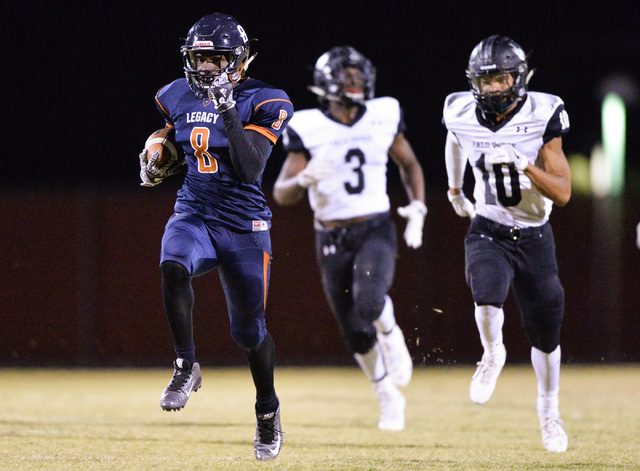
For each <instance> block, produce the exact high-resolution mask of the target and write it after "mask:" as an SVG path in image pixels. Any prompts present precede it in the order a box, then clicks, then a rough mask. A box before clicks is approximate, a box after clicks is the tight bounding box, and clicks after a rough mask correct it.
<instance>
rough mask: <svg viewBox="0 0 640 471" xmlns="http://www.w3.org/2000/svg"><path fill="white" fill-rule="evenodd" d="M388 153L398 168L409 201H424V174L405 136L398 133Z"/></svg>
mask: <svg viewBox="0 0 640 471" xmlns="http://www.w3.org/2000/svg"><path fill="white" fill-rule="evenodd" d="M389 155H390V156H391V158H392V159H393V161H394V162H395V163H396V165H398V168H399V169H400V179H401V180H402V184H403V185H404V189H405V191H406V192H407V196H408V197H409V201H413V200H418V201H421V202H423V203H424V174H423V173H422V167H421V166H420V162H418V158H417V157H416V154H415V153H414V151H413V148H412V147H411V144H409V141H408V140H407V139H406V138H405V136H404V134H403V133H399V134H398V135H397V136H396V137H395V139H394V141H393V143H392V144H391V147H390V149H389Z"/></svg>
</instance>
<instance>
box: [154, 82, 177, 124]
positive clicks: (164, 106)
mask: <svg viewBox="0 0 640 471" xmlns="http://www.w3.org/2000/svg"><path fill="white" fill-rule="evenodd" d="M169 87H170V85H165V86H164V87H162V88H161V89H160V90H158V93H156V108H157V109H158V111H159V112H160V114H161V115H162V117H163V118H164V121H165V123H167V125H169V126H170V127H174V123H173V119H171V115H170V113H169V104H168V103H163V98H164V94H165V92H166V91H167V90H168V89H169Z"/></svg>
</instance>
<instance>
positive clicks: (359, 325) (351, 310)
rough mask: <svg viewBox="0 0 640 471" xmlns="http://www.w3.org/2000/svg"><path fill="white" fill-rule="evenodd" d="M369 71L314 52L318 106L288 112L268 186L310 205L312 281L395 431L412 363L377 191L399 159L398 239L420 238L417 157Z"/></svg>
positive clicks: (381, 192) (396, 110)
mask: <svg viewBox="0 0 640 471" xmlns="http://www.w3.org/2000/svg"><path fill="white" fill-rule="evenodd" d="M375 78H376V71H375V68H374V67H373V65H372V64H371V62H370V61H369V60H368V59H367V58H366V57H364V56H363V55H362V54H361V53H359V52H358V51H356V50H355V49H353V48H352V47H349V46H340V47H335V48H333V49H331V50H330V51H328V52H326V53H324V54H322V55H321V56H320V58H319V59H318V60H317V62H316V65H315V70H314V80H313V82H314V85H313V86H311V87H309V88H310V90H311V91H312V92H314V93H315V94H317V95H318V97H319V101H320V104H321V106H320V108H319V109H309V110H302V111H298V112H296V115H295V116H294V117H293V119H292V120H291V123H290V125H289V127H288V128H287V130H286V131H285V135H284V136H283V142H284V147H285V150H286V151H287V157H286V160H285V162H284V165H283V167H282V169H281V172H280V175H279V176H278V179H277V181H276V183H275V185H274V198H275V200H276V202H278V203H279V204H281V205H292V204H295V203H297V202H298V201H300V200H301V199H302V198H303V196H304V195H305V193H306V192H307V191H308V194H309V202H310V204H311V208H312V210H313V213H314V227H315V236H316V257H317V261H318V264H319V266H320V270H321V273H322V284H323V287H324V291H325V294H326V297H327V300H328V302H329V305H330V307H331V310H332V312H333V314H334V316H335V318H336V319H337V321H338V324H339V326H340V329H341V331H342V334H343V336H344V339H345V341H346V345H347V348H348V349H349V351H350V352H351V353H352V354H353V355H354V357H355V359H356V360H357V362H358V364H359V365H360V367H361V368H362V370H363V371H364V373H365V374H366V376H367V377H368V378H369V380H370V381H371V382H372V384H373V387H374V390H375V391H376V393H377V396H378V400H379V404H380V420H379V423H378V426H379V428H381V429H385V430H402V429H403V428H404V425H405V416H404V410H405V404H406V401H405V398H404V396H403V394H402V393H401V392H400V390H399V389H398V386H400V387H402V386H406V385H407V384H408V383H409V381H410V379H411V374H412V369H413V364H412V360H411V356H410V354H409V351H408V349H407V346H406V343H405V339H404V335H403V334H402V331H401V330H400V327H398V325H397V324H396V319H395V315H394V309H393V303H392V301H391V298H390V297H389V296H388V294H387V293H388V291H389V289H390V288H391V284H392V282H393V276H394V269H395V258H396V252H397V240H396V228H395V225H394V223H393V221H392V218H391V214H390V202H389V197H388V195H387V177H386V171H387V162H388V159H389V156H391V158H392V159H393V160H394V162H395V163H396V164H397V165H398V166H399V170H400V175H401V177H402V182H403V184H404V188H405V190H406V193H407V195H408V197H409V201H410V203H409V204H408V205H407V206H405V207H401V208H398V212H399V213H400V215H401V216H403V217H405V218H407V221H408V222H407V226H406V230H405V232H404V237H405V240H406V243H407V245H408V246H410V247H412V248H418V247H420V245H421V244H422V228H423V224H424V219H425V215H426V213H427V208H426V206H425V203H424V177H423V173H422V168H421V166H420V163H419V162H418V160H417V159H416V156H415V154H414V152H413V150H412V148H411V145H410V144H409V142H408V141H407V139H406V138H405V135H404V129H405V126H404V121H403V118H402V110H401V108H400V105H399V103H398V101H397V100H396V99H394V98H391V97H381V98H374V86H375Z"/></svg>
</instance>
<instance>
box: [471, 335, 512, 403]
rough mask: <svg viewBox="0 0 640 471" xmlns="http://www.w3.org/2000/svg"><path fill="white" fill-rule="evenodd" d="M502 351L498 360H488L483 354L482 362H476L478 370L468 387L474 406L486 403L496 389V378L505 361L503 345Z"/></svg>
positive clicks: (505, 355)
mask: <svg viewBox="0 0 640 471" xmlns="http://www.w3.org/2000/svg"><path fill="white" fill-rule="evenodd" d="M502 351H503V352H504V353H503V354H502V355H498V358H495V357H494V358H489V356H488V355H487V354H486V353H485V354H484V355H482V360H481V361H480V362H478V369H477V370H476V372H475V374H474V375H473V378H471V386H470V387H469V396H470V397H471V400H472V401H473V402H475V403H476V404H484V403H485V402H487V401H488V400H489V399H490V398H491V395H492V394H493V391H494V390H495V389H496V382H497V381H498V376H500V372H501V371H502V367H503V366H504V363H505V361H506V359H507V351H506V349H505V348H504V345H502Z"/></svg>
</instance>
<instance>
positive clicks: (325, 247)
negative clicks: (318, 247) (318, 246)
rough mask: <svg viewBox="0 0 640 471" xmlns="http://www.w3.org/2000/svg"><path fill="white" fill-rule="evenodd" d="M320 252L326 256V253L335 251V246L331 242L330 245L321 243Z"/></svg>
mask: <svg viewBox="0 0 640 471" xmlns="http://www.w3.org/2000/svg"><path fill="white" fill-rule="evenodd" d="M322 253H323V254H324V256H325V257H326V256H327V255H329V254H331V255H333V254H335V253H336V246H335V245H333V244H331V245H323V246H322Z"/></svg>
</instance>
